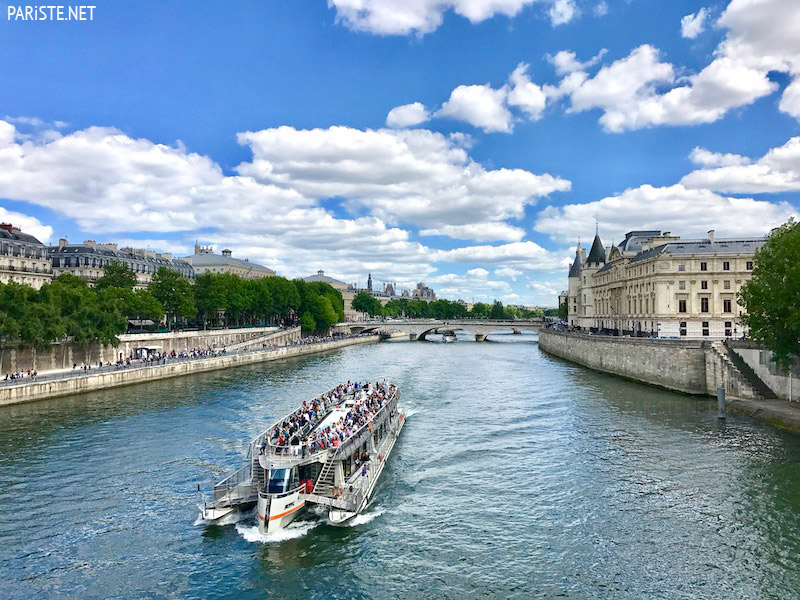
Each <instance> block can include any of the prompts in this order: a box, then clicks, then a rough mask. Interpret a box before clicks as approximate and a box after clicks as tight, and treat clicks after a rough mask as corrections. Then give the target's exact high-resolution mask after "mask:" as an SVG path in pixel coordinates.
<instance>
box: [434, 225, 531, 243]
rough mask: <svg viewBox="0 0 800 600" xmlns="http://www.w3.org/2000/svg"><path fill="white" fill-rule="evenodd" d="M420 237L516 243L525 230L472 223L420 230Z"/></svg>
mask: <svg viewBox="0 0 800 600" xmlns="http://www.w3.org/2000/svg"><path fill="white" fill-rule="evenodd" d="M419 234H420V235H421V236H433V235H443V236H447V237H451V238H454V239H457V240H474V241H476V242H495V241H501V242H518V241H519V240H521V239H522V238H523V237H525V230H524V229H522V228H521V227H514V226H513V225H509V224H508V223H502V222H500V223H473V224H470V225H443V226H442V227H438V228H435V229H422V230H420V232H419Z"/></svg>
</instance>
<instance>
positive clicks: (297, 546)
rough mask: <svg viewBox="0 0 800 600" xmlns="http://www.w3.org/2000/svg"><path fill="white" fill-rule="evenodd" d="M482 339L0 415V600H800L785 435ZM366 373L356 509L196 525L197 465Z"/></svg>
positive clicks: (391, 349)
mask: <svg viewBox="0 0 800 600" xmlns="http://www.w3.org/2000/svg"><path fill="white" fill-rule="evenodd" d="M491 339H493V340H494V341H495V343H475V342H470V341H467V340H466V339H461V340H459V342H458V343H454V344H444V343H422V342H405V341H397V342H386V343H382V344H378V345H363V346H353V347H349V348H346V349H343V350H339V351H335V352H331V353H328V354H324V355H319V356H313V357H305V358H299V359H293V360H286V361H281V362H273V363H266V364H263V365H256V366H250V367H242V368H238V369H231V370H226V371H217V372H213V373H207V374H202V375H196V376H191V377H183V378H177V379H172V380H167V381H162V382H154V383H152V384H143V385H137V386H132V387H128V388H120V389H116V390H110V391H106V392H102V393H93V394H87V395H81V396H74V397H70V398H63V399H56V400H52V401H45V402H37V403H32V404H28V405H21V406H17V407H9V408H5V409H3V410H0V578H1V579H2V584H0V596H2V597H4V598H30V597H37V598H42V597H55V596H65V597H97V598H108V597H119V598H135V597H207V598H222V597H231V598H234V597H235V598H304V599H309V598H396V597H400V598H458V599H460V600H463V599H466V598H491V597H517V598H536V597H538V598H554V597H559V598H642V597H650V598H798V597H800V438H798V437H794V436H792V435H790V434H785V433H782V432H779V431H777V430H774V429H772V428H770V427H767V426H764V425H760V424H758V423H756V422H754V421H752V420H749V419H746V418H737V417H729V418H728V419H727V422H726V423H724V424H723V425H720V424H719V423H718V421H717V418H716V412H715V411H716V407H715V404H714V403H713V402H711V401H709V400H704V399H695V398H691V397H687V396H682V395H679V394H673V393H669V392H665V391H661V390H657V389H654V388H650V387H647V386H644V385H639V384H635V383H632V382H628V381H623V380H620V379H617V378H614V377H611V376H606V375H602V374H599V373H595V372H592V371H588V370H585V369H583V368H580V367H576V366H573V365H570V364H568V363H566V362H563V361H560V360H558V359H555V358H553V357H550V356H548V355H546V354H544V353H542V352H540V351H539V349H538V346H537V345H536V343H535V340H536V338H535V336H527V335H522V336H519V335H510V334H509V335H498V336H494V337H493V338H491ZM384 377H386V378H388V379H390V380H392V381H395V382H397V383H398V384H399V386H400V390H401V407H403V408H404V410H405V411H406V412H407V413H408V414H409V415H410V416H409V417H408V420H407V424H406V427H405V428H404V430H403V433H402V435H401V437H400V440H399V441H398V443H397V445H396V446H395V450H394V452H393V454H392V456H391V458H390V460H389V464H388V466H387V468H386V470H385V471H384V474H383V477H382V482H381V484H380V487H379V489H378V492H377V494H376V499H375V501H374V502H373V504H372V505H371V507H370V509H369V510H368V512H367V513H365V514H363V515H361V516H359V517H358V518H357V521H356V522H355V524H353V525H352V526H350V527H342V528H336V527H331V526H329V525H327V524H325V523H324V521H323V520H322V519H320V518H318V517H317V516H315V515H313V514H309V515H306V516H304V517H303V518H302V519H301V520H300V521H299V522H297V523H295V526H294V527H292V528H291V529H289V530H287V531H286V532H284V533H283V534H281V535H280V536H277V537H274V538H269V539H264V538H262V537H261V536H259V535H258V533H257V530H256V528H255V518H254V516H253V515H245V516H244V518H243V519H242V520H241V521H239V522H238V523H231V524H228V525H224V526H215V527H209V528H205V527H202V526H200V525H198V524H196V519H197V516H198V512H199V511H198V496H197V492H196V485H197V483H202V484H203V485H204V486H206V485H207V484H208V483H209V482H211V481H212V480H215V479H219V478H220V477H221V476H222V475H223V474H225V473H226V472H228V471H230V470H233V469H234V468H238V467H239V466H240V465H241V464H242V463H243V456H244V453H245V452H246V447H247V443H248V441H249V440H250V439H251V438H252V437H254V436H255V435H257V434H258V433H259V432H261V431H262V430H263V429H265V428H266V427H267V426H269V425H270V424H271V423H272V422H273V421H274V420H275V419H277V418H279V417H280V416H282V415H284V414H285V413H287V412H288V411H289V410H291V409H293V408H294V407H295V406H296V405H297V404H298V403H300V402H301V401H302V400H303V399H308V398H310V397H312V396H313V395H315V394H316V393H318V392H320V391H324V390H326V389H328V388H330V387H333V386H334V385H335V384H337V383H339V382H341V381H345V380H347V379H368V378H369V379H373V380H374V379H377V378H384Z"/></svg>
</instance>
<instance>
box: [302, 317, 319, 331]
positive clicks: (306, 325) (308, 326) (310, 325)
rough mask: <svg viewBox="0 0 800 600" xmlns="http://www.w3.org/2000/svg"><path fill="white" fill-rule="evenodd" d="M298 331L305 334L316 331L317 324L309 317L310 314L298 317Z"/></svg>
mask: <svg viewBox="0 0 800 600" xmlns="http://www.w3.org/2000/svg"><path fill="white" fill-rule="evenodd" d="M300 329H302V330H303V331H304V332H306V333H311V332H313V331H316V330H317V322H316V321H315V320H314V317H312V316H311V313H310V312H307V313H303V314H302V316H301V317H300Z"/></svg>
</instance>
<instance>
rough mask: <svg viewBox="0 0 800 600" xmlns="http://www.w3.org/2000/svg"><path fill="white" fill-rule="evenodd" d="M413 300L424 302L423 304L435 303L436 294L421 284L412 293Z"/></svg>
mask: <svg viewBox="0 0 800 600" xmlns="http://www.w3.org/2000/svg"><path fill="white" fill-rule="evenodd" d="M411 299H412V300H422V301H423V302H433V301H434V300H436V293H435V292H434V291H433V290H432V289H431V288H429V287H428V286H426V285H425V284H424V283H421V282H420V283H418V284H417V287H415V288H414V289H413V290H412V291H411Z"/></svg>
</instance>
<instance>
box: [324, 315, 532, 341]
mask: <svg viewBox="0 0 800 600" xmlns="http://www.w3.org/2000/svg"><path fill="white" fill-rule="evenodd" d="M541 326H542V320H541V319H528V320H514V321H510V320H509V321H492V320H488V319H451V320H447V321H438V320H434V319H419V320H408V321H386V322H374V323H373V322H364V323H340V324H339V325H337V326H336V330H337V331H339V332H342V333H356V334H357V333H372V332H374V333H382V334H387V335H388V334H392V333H396V332H399V333H402V334H405V335H408V337H409V338H410V339H411V340H424V339H425V337H426V336H428V335H430V334H437V333H438V334H442V333H450V332H453V333H454V332H456V331H466V332H468V333H472V334H474V335H475V341H477V342H482V341H484V340H485V339H486V336H487V335H489V334H490V333H497V332H499V331H504V330H506V331H507V330H509V329H511V330H512V331H513V332H514V333H522V332H523V331H533V332H538V331H539V328H540V327H541Z"/></svg>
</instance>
